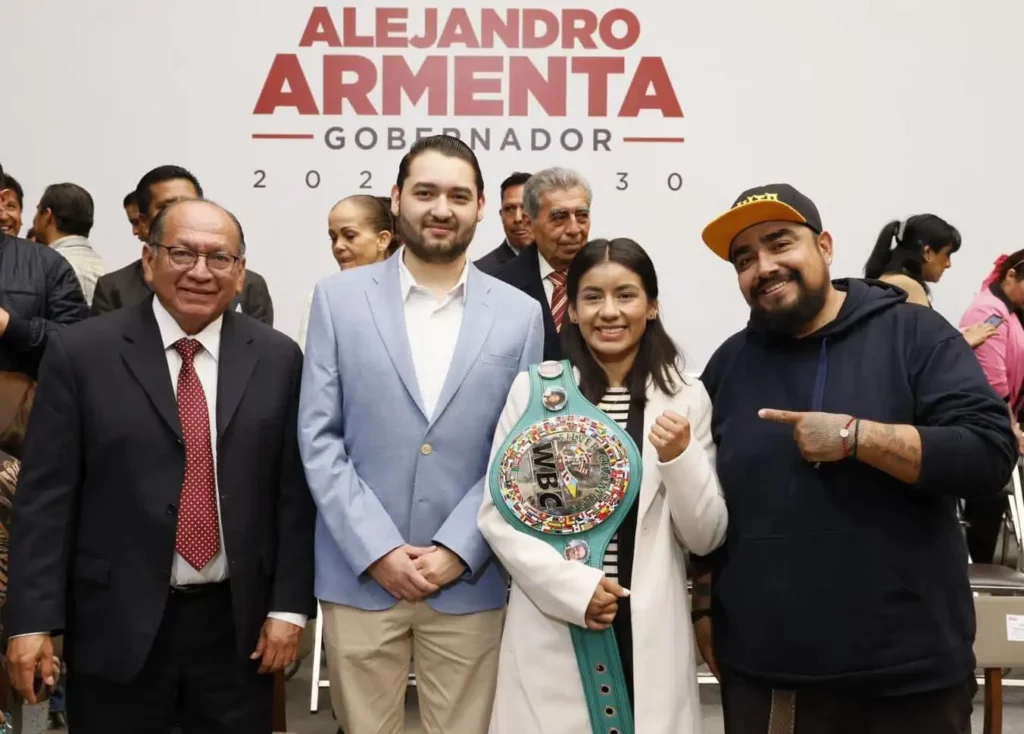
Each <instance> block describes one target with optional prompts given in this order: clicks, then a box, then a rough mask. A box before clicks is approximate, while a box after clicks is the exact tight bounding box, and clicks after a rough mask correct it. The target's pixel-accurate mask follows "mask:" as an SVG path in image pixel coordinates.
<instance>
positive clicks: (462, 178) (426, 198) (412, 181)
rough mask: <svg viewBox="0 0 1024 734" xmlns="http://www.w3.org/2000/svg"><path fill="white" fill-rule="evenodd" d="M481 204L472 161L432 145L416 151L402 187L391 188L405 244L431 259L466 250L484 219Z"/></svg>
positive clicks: (445, 258)
mask: <svg viewBox="0 0 1024 734" xmlns="http://www.w3.org/2000/svg"><path fill="white" fill-rule="evenodd" d="M483 205H484V198H483V196H480V195H479V192H478V191H477V188H476V172H475V171H474V170H473V166H472V165H470V164H469V163H468V162H466V161H464V160H462V159H461V158H456V157H454V156H448V155H444V154H443V153H439V152H437V151H434V150H427V151H424V152H422V153H420V154H419V155H417V156H416V157H415V158H414V159H413V160H412V162H411V164H410V165H409V175H408V176H407V177H406V179H405V181H404V182H403V185H402V189H401V191H399V189H398V187H397V186H395V187H394V189H393V190H392V192H391V206H392V209H391V210H392V212H393V213H394V214H395V216H396V219H397V225H398V229H399V231H400V232H401V235H402V243H403V244H404V245H405V247H406V249H407V250H409V251H410V252H412V253H413V255H415V256H416V257H418V258H419V259H420V260H423V261H424V262H430V263H451V262H455V261H456V260H458V259H459V258H460V257H462V256H463V255H465V253H466V250H467V249H468V248H469V243H470V242H472V241H473V235H474V234H475V233H476V225H477V224H478V223H479V222H480V220H481V219H483Z"/></svg>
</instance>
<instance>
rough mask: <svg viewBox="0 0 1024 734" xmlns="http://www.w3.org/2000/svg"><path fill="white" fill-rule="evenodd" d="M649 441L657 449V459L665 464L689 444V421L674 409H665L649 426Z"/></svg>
mask: <svg viewBox="0 0 1024 734" xmlns="http://www.w3.org/2000/svg"><path fill="white" fill-rule="evenodd" d="M650 441H651V445H652V446H654V448H655V449H657V451H658V461H660V462H661V463H662V464H667V463H668V462H670V461H672V460H673V459H675V458H676V457H677V456H679V455H680V454H681V453H683V452H684V451H686V448H687V447H688V446H689V445H690V421H688V420H686V418H684V417H683V416H681V415H679V414H678V413H676V412H674V411H671V410H666V411H665V412H664V413H662V414H661V415H659V416H658V419H657V420H656V421H654V425H653V426H651V435H650Z"/></svg>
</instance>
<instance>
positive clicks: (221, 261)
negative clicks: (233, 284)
mask: <svg viewBox="0 0 1024 734" xmlns="http://www.w3.org/2000/svg"><path fill="white" fill-rule="evenodd" d="M152 245H153V247H159V248H161V249H164V250H167V258H168V259H169V260H170V261H171V265H173V266H174V267H176V268H180V269H181V270H191V269H192V268H194V267H195V266H196V263H197V262H198V261H199V258H201V257H205V258H206V267H207V268H209V269H210V272H213V273H227V272H230V271H231V270H232V268H234V267H235V263H236V262H238V261H239V260H241V259H242V258H241V257H239V256H238V255H232V254H230V253H227V252H210V253H207V254H203V253H199V252H196V251H195V250H190V249H189V248H187V247H168V246H167V245H160V244H157V243H152Z"/></svg>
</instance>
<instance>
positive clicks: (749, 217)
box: [702, 184, 822, 260]
mask: <svg viewBox="0 0 1024 734" xmlns="http://www.w3.org/2000/svg"><path fill="white" fill-rule="evenodd" d="M764 222H795V223H796V224H803V225H804V226H806V227H810V228H811V229H812V230H814V231H815V232H816V233H818V234H821V232H822V227H821V215H820V214H818V207H816V206H815V205H814V202H813V201H811V200H810V199H808V198H807V197H806V196H804V195H803V194H801V193H800V192H799V191H797V190H796V189H795V188H793V187H792V186H790V185H789V184H768V185H767V186H758V187H757V188H753V189H747V190H746V191H744V192H743V193H742V194H740V195H739V196H738V197H737V198H736V202H735V203H734V204H733V205H732V209H730V210H729V211H727V212H726V213H725V214H723V215H722V216H720V217H718V219H716V220H715V221H713V222H712V223H711V224H709V225H708V226H707V227H705V228H704V233H703V235H702V237H703V238H704V244H706V245H707V246H708V247H710V248H711V251H712V252H713V253H715V254H716V255H718V256H719V257H720V258H722V259H723V260H728V259H729V249H730V248H731V247H732V241H733V240H734V239H736V236H737V235H738V234H739V233H740V232H742V231H743V230H745V229H747V228H748V227H753V226H754V225H755V224H762V223H764Z"/></svg>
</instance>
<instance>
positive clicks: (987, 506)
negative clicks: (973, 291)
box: [960, 250, 1024, 563]
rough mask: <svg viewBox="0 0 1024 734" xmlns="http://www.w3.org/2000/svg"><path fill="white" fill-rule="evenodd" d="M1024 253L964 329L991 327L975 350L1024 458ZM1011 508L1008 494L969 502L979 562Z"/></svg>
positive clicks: (1004, 270)
mask: <svg viewBox="0 0 1024 734" xmlns="http://www.w3.org/2000/svg"><path fill="white" fill-rule="evenodd" d="M1022 307H1024V250H1018V251H1017V252H1014V253H1013V254H1011V255H1001V256H1000V257H999V258H998V259H997V260H996V262H995V264H994V266H993V268H992V272H991V273H989V275H988V277H987V278H985V280H984V282H983V283H982V287H981V290H980V291H979V292H978V294H977V296H975V298H974V302H973V303H971V305H970V307H968V309H967V311H966V312H965V313H964V315H963V318H961V319H960V327H961V329H963V328H965V327H967V326H969V325H973V324H986V325H987V326H989V327H990V328H993V329H995V334H994V335H993V336H991V337H989V338H988V339H986V340H985V342H984V343H983V344H980V345H979V346H977V347H976V348H975V350H974V353H975V355H977V357H978V362H980V363H981V369H982V370H983V371H984V373H985V377H987V378H988V381H989V384H990V385H992V387H993V388H994V389H995V391H996V392H997V393H998V394H999V397H1001V398H1002V399H1003V400H1005V401H1006V405H1007V409H1008V410H1009V411H1010V419H1011V423H1012V424H1013V431H1014V434H1015V435H1016V436H1017V446H1018V450H1019V451H1020V452H1021V453H1022V454H1024V432H1022V431H1021V428H1020V425H1019V423H1020V419H1021V415H1022V414H1024V326H1022V323H1024V308H1022ZM1005 509H1006V500H1005V498H1004V497H1003V496H1001V495H1000V496H998V497H993V498H989V499H983V500H970V501H967V502H965V504H964V520H965V521H967V523H968V526H967V548H968V551H969V552H970V554H971V558H972V559H973V560H974V562H975V563H991V562H992V559H993V557H994V556H995V552H996V544H997V541H998V537H999V526H1000V523H1001V522H1002V519H1003V512H1004V510H1005Z"/></svg>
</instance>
